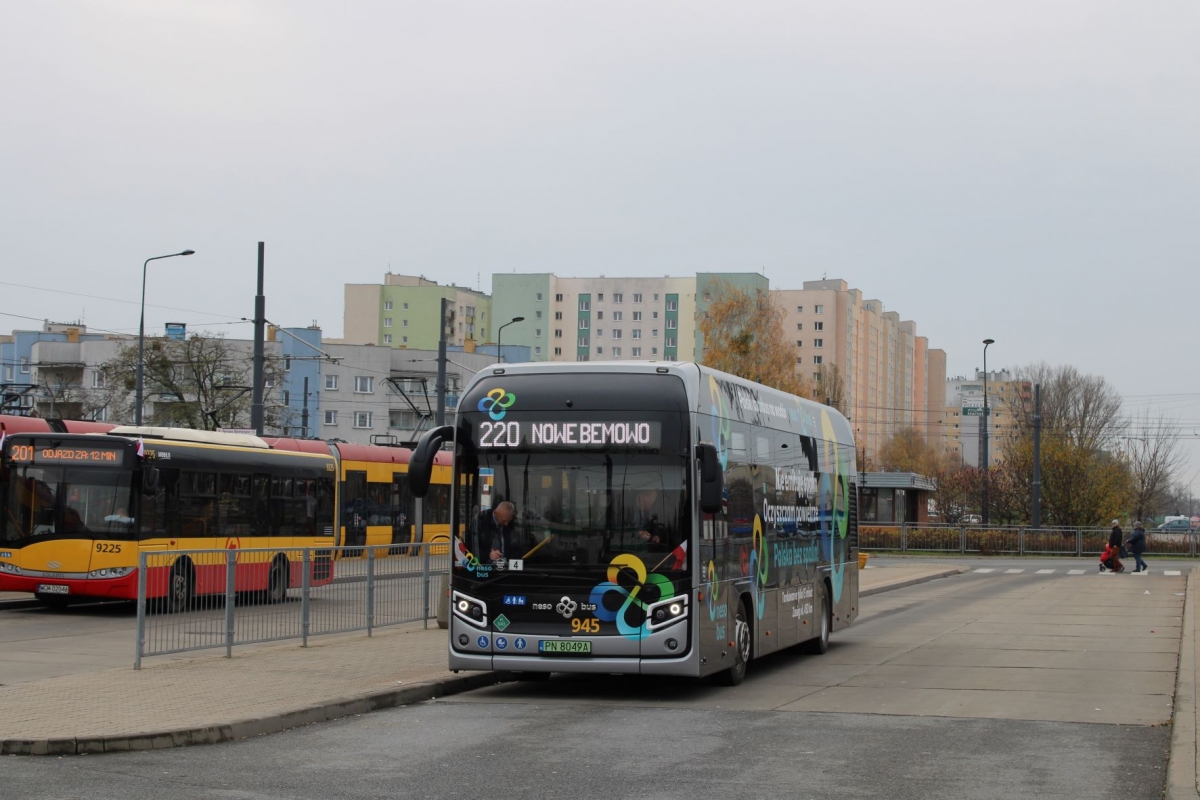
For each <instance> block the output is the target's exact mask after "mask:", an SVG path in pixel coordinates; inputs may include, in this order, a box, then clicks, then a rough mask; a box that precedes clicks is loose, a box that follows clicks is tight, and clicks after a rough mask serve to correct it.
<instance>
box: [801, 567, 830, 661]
mask: <svg viewBox="0 0 1200 800" xmlns="http://www.w3.org/2000/svg"><path fill="white" fill-rule="evenodd" d="M814 621H815V622H816V624H817V635H816V636H815V637H813V638H812V639H809V640H808V641H807V642H805V643H804V652H806V653H811V654H812V655H815V656H819V655H821V654H822V653H824V652H826V651H828V650H829V631H830V630H831V629H832V628H833V604H832V603H830V602H829V590H828V589H827V588H826V587H825V584H824V583H822V584H821V588H820V590H819V591H818V592H817V613H816V619H815V620H814Z"/></svg>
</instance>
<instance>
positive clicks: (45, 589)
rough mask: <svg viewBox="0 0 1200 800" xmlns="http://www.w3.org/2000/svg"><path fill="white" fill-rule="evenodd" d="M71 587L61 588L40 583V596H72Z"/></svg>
mask: <svg viewBox="0 0 1200 800" xmlns="http://www.w3.org/2000/svg"><path fill="white" fill-rule="evenodd" d="M70 593H71V587H70V586H60V585H59V584H56V583H39V584H38V594H70Z"/></svg>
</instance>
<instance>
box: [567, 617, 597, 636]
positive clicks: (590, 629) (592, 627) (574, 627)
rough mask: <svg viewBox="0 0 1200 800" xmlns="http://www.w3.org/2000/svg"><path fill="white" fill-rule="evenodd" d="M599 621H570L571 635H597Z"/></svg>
mask: <svg viewBox="0 0 1200 800" xmlns="http://www.w3.org/2000/svg"><path fill="white" fill-rule="evenodd" d="M599 632H600V620H598V619H572V620H571V633H599Z"/></svg>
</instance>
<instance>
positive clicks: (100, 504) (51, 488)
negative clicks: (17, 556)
mask: <svg viewBox="0 0 1200 800" xmlns="http://www.w3.org/2000/svg"><path fill="white" fill-rule="evenodd" d="M131 483H132V481H131V473H130V471H129V470H122V469H89V468H86V467H58V466H46V467H43V466H33V465H31V466H25V467H19V468H18V467H13V468H12V469H11V471H10V473H9V480H8V497H7V498H6V500H7V503H6V513H5V515H4V516H5V521H4V534H3V537H2V541H3V543H4V544H6V545H12V546H16V547H20V546H22V545H24V544H28V543H31V542H34V541H37V540H39V539H42V538H49V537H53V538H68V537H81V538H88V539H128V538H133V536H134V531H136V526H135V524H134V523H135V520H134V516H133V513H132V511H133V505H132V499H133V497H132V492H131Z"/></svg>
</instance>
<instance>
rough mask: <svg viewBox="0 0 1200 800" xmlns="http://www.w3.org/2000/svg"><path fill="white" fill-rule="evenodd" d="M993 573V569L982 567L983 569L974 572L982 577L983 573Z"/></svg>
mask: <svg viewBox="0 0 1200 800" xmlns="http://www.w3.org/2000/svg"><path fill="white" fill-rule="evenodd" d="M995 571H996V569H995V567H984V568H983V569H977V570H975V572H978V573H980V574H981V575H982V574H983V573H985V572H995Z"/></svg>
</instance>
